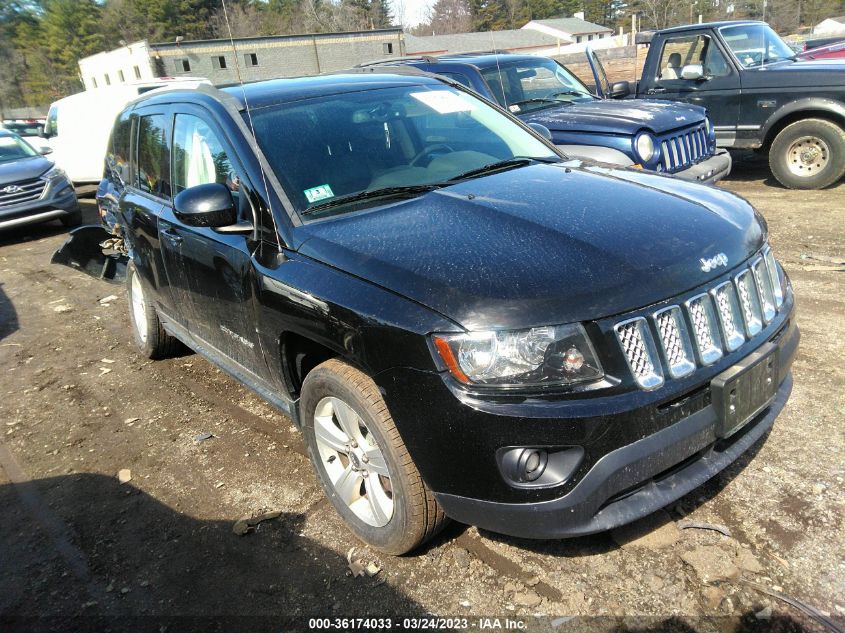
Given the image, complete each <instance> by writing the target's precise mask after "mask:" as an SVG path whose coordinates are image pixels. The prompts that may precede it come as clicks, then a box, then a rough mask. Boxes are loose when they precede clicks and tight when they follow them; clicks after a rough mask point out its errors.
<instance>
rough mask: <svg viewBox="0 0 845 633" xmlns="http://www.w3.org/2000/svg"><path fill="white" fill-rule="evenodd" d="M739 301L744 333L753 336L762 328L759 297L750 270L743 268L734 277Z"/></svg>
mask: <svg viewBox="0 0 845 633" xmlns="http://www.w3.org/2000/svg"><path fill="white" fill-rule="evenodd" d="M734 283H735V284H736V289H737V292H739V303H740V305H741V306H742V317H743V319H744V320H745V334H746V335H747V336H754V335H755V334H757V333H758V332H759V331H760V330H762V329H763V319H762V316H761V314H760V299H759V298H758V297H757V287H756V286H757V285H756V284H755V283H754V277H753V276H752V274H751V271H750V270H744V271H742V272H741V273H739V274H738V275H737V276H736V278H735V279H734Z"/></svg>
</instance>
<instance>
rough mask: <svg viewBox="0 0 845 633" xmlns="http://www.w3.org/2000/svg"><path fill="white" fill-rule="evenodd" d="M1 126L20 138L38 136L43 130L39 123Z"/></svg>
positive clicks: (5, 124)
mask: <svg viewBox="0 0 845 633" xmlns="http://www.w3.org/2000/svg"><path fill="white" fill-rule="evenodd" d="M3 126H4V127H5V128H6V129H7V130H10V131H12V132H14V133H15V134H20V135H21V136H38V135H39V134H41V130H42V129H43V126H42V125H41V124H40V123H4V124H3Z"/></svg>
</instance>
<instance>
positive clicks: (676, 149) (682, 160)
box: [660, 125, 709, 172]
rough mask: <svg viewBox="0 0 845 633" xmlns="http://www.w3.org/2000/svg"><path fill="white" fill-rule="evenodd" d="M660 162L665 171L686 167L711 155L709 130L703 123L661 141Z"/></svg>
mask: <svg viewBox="0 0 845 633" xmlns="http://www.w3.org/2000/svg"><path fill="white" fill-rule="evenodd" d="M660 152H661V158H660V162H661V164H662V165H663V170H664V171H669V172H674V171H678V170H680V169H686V168H687V167H689V166H690V165H692V164H693V163H697V162H699V161H700V160H701V159H702V158H706V157H707V156H708V155H709V149H708V144H707V131H706V130H705V129H704V126H703V125H701V126H699V127H697V128H695V129H693V130H686V131H683V132H681V133H680V134H678V135H676V136H672V137H670V138H666V139H662V140H661V141H660Z"/></svg>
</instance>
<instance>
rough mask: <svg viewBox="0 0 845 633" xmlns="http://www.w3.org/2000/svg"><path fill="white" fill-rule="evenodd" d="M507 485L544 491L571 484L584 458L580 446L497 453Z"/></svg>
mask: <svg viewBox="0 0 845 633" xmlns="http://www.w3.org/2000/svg"><path fill="white" fill-rule="evenodd" d="M496 457H497V459H498V462H499V469H500V471H501V472H502V476H503V477H504V478H505V481H507V482H508V484H510V485H511V486H514V487H516V488H543V487H548V486H555V485H558V484H562V483H564V482H565V481H567V480H568V479H569V478H570V477H571V476H572V474H573V473H574V472H575V470H576V469H577V468H578V466H579V465H580V464H581V460H582V459H583V457H584V449H583V448H581V447H580V446H566V447H540V446H536V447H532V446H528V447H526V446H510V447H507V448H501V449H499V450H498V452H497V453H496Z"/></svg>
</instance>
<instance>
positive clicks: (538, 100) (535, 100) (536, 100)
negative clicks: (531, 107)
mask: <svg viewBox="0 0 845 633" xmlns="http://www.w3.org/2000/svg"><path fill="white" fill-rule="evenodd" d="M527 103H560V99H550V98H547V97H534V98H533V99H523V100H522V101H514V102H513V103H511V104H508V105H511V106H523V105H525V104H527Z"/></svg>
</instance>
